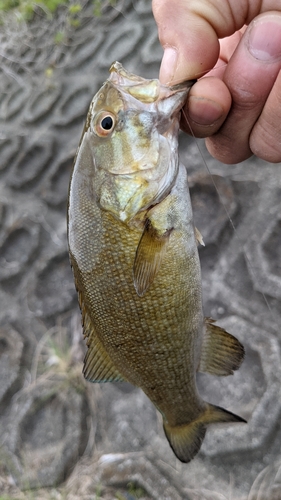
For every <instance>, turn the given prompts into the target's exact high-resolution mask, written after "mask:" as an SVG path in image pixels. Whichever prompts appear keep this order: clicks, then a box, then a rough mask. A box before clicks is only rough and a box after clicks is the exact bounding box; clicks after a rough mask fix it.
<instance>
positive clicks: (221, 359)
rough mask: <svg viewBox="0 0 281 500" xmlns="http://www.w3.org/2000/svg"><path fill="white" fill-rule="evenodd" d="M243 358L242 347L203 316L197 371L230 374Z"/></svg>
mask: <svg viewBox="0 0 281 500" xmlns="http://www.w3.org/2000/svg"><path fill="white" fill-rule="evenodd" d="M243 359H244V347H243V346H242V344H240V342H239V341H238V340H237V339H236V338H235V337H233V335H230V333H227V332H226V331H225V330H224V329H223V328H220V327H219V326H217V325H215V324H214V320H212V319H211V318H205V334H204V338H203V343H202V351H201V359H200V365H199V369H198V371H200V372H208V373H211V374H212V375H219V376H224V375H232V374H233V372H234V370H237V369H238V368H239V366H240V365H241V363H242V361H243Z"/></svg>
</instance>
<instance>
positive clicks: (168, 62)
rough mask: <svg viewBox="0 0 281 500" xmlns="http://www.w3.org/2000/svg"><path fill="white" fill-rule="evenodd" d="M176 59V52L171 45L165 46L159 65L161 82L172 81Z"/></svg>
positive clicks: (167, 82)
mask: <svg viewBox="0 0 281 500" xmlns="http://www.w3.org/2000/svg"><path fill="white" fill-rule="evenodd" d="M177 60H178V52H177V50H176V49H174V48H173V47H167V48H166V49H165V50H164V55H163V59H162V63H161V67H160V73H159V79H160V81H161V83H164V84H169V83H171V82H172V80H173V77H174V74H175V71H176V67H177Z"/></svg>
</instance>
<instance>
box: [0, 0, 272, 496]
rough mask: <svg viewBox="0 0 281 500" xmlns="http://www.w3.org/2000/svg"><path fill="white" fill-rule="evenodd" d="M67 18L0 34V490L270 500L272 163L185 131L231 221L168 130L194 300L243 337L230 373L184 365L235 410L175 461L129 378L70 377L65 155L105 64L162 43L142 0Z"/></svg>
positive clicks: (195, 161) (76, 327) (188, 148)
mask: <svg viewBox="0 0 281 500" xmlns="http://www.w3.org/2000/svg"><path fill="white" fill-rule="evenodd" d="M79 16H80V17H79V22H78V23H77V22H76V24H77V27H76V28H75V29H74V28H73V27H71V24H72V25H73V24H75V23H73V22H72V21H71V19H72V20H73V19H76V18H75V15H73V16H72V18H71V19H70V18H69V16H67V15H66V14H65V11H63V10H62V11H61V12H60V13H59V14H58V15H57V16H56V18H55V19H53V20H46V18H44V16H42V15H38V16H37V17H36V19H35V20H34V21H33V22H32V23H31V24H29V25H27V24H25V23H21V24H20V25H16V24H15V23H14V22H13V21H12V20H10V21H9V22H8V23H6V25H4V26H3V27H2V26H1V32H0V46H1V54H0V57H1V63H0V87H1V97H0V282H1V288H0V318H1V331H0V378H1V384H0V444H1V448H0V464H1V466H0V498H3V496H4V498H14V499H15V498H17V499H21V498H28V499H29V498H31V499H42V500H43V499H51V498H53V499H65V498H67V499H69V500H74V499H84V500H86V499H89V500H90V499H92V500H93V499H99V498H100V499H109V500H111V499H115V498H116V499H119V500H120V499H124V498H125V499H127V500H133V499H135V498H146V499H157V500H160V499H161V500H164V499H166V500H170V499H171V500H177V499H179V500H180V499H185V500H204V499H205V500H210V499H212V500H219V499H224V500H230V499H231V500H246V499H247V498H248V500H257V499H262V500H265V499H266V500H270V499H271V500H273V499H274V500H280V499H281V469H280V471H279V466H280V463H281V462H280V459H281V454H280V446H281V426H280V416H281V363H280V341H281V332H280V330H281V328H280V326H281V215H280V214H281V201H280V200H281V166H280V164H277V165H273V164H269V163H264V162H262V161H260V160H258V159H256V158H254V157H253V158H251V159H250V160H248V161H246V162H243V163H242V164H240V165H234V166H226V165H223V164H220V163H218V162H217V161H215V160H213V159H212V158H210V156H209V155H208V153H207V151H206V150H205V147H204V143H202V142H199V146H200V148H201V151H202V154H203V156H204V158H205V161H206V162H207V164H208V166H209V168H210V170H211V172H212V174H213V179H214V180H215V183H216V186H217V189H218V192H219V193H220V198H221V200H222V201H223V204H224V206H225V207H226V209H227V212H228V214H230V216H231V218H232V221H233V223H234V226H235V230H234V229H233V227H232V224H231V223H230V221H229V217H228V215H227V214H226V211H225V209H224V208H223V206H222V204H221V201H220V198H219V196H218V194H217V192H216V190H215V188H214V184H213V181H212V179H211V177H210V175H209V174H208V172H207V170H206V167H205V165H204V162H203V160H202V157H201V156H200V154H199V152H198V147H197V144H196V143H195V142H194V140H193V139H191V138H187V137H186V136H181V142H180V150H181V156H182V160H183V162H184V164H185V165H186V167H187V169H188V173H189V178H190V189H191V195H192V201H193V206H194V212H195V221H196V225H197V227H198V228H199V229H200V231H201V233H202V234H203V237H204V241H205V244H206V246H205V248H201V249H200V257H201V262H202V273H203V291H204V310H205V314H206V316H212V317H213V318H215V319H218V320H219V324H220V325H221V326H223V327H225V328H227V329H228V331H230V332H231V333H233V334H234V335H236V336H237V337H238V338H239V339H240V340H241V341H242V342H243V343H244V345H245V348H246V358H245V361H244V363H243V366H242V367H241V369H240V370H239V371H238V372H237V373H235V375H233V376H231V377H226V378H224V379H219V378H216V377H211V376H210V377H209V376H207V375H200V377H198V384H199V388H200V393H201V394H202V396H203V397H204V398H205V399H206V400H208V401H210V402H212V403H214V404H218V405H220V406H223V407H225V408H227V409H229V410H230V411H233V412H234V413H237V414H239V415H241V416H243V417H244V418H246V419H247V420H248V424H247V425H228V426H221V427H216V428H214V427H213V428H210V429H209V430H208V433H207V437H206V439H205V441H204V444H203V446H202V449H201V451H200V453H199V454H198V456H197V457H196V458H195V459H194V460H193V461H192V462H191V463H190V464H188V465H184V464H181V463H180V462H179V461H178V460H177V459H176V458H175V456H174V455H173V453H172V451H171V449H170V448H169V445H168V443H167V441H166V440H165V437H164V434H163V430H162V425H161V419H160V417H159V415H158V414H157V413H156V411H155V409H154V407H153V406H152V404H151V403H150V401H149V400H148V399H147V398H146V397H145V396H144V394H143V393H142V392H141V391H140V390H138V389H136V388H133V387H132V386H130V385H129V384H110V383H108V384H104V385H97V386H96V385H91V384H90V383H86V382H84V380H83V378H82V374H81V371H82V362H83V356H84V352H85V346H84V345H83V341H82V333H81V326H80V312H79V309H78V305H77V297H76V292H75V288H74V284H73V279H72V274H71V269H70V266H69V261H68V254H67V239H66V203H67V191H68V182H69V176H70V172H71V166H72V162H73V157H74V154H75V149H76V147H77V145H78V142H79V138H80V134H81V130H82V126H83V122H84V120H85V116H86V112H87V108H88V106H89V103H90V101H91V98H92V97H93V95H94V94H95V92H96V91H97V90H98V88H99V87H100V86H101V84H102V82H103V81H104V80H105V79H106V78H107V76H108V68H109V66H110V64H111V63H112V62H113V61H114V60H116V59H117V60H119V61H120V62H122V64H123V65H124V66H125V67H126V68H127V69H129V70H131V71H132V72H135V73H137V74H140V75H142V76H144V77H157V74H158V70H159V63H160V59H161V55H162V50H161V48H160V45H159V43H158V39H157V30H156V26H155V23H154V20H153V17H152V14H151V2H150V0H139V1H129V0H128V1H126V0H123V1H119V2H117V4H116V7H115V8H113V9H112V8H108V9H105V11H104V13H103V16H102V18H95V17H94V16H93V15H92V11H91V7H90V6H88V7H85V9H84V10H83V11H82V13H80V14H79ZM58 34H59V35H58ZM1 495H2V497H1Z"/></svg>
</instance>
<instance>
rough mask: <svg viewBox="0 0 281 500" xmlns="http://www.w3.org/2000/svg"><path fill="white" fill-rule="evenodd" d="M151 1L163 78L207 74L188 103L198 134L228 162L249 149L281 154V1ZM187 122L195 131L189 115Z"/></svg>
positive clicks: (274, 156) (266, 155) (270, 157)
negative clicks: (157, 34)
mask: <svg viewBox="0 0 281 500" xmlns="http://www.w3.org/2000/svg"><path fill="white" fill-rule="evenodd" d="M152 7H153V13H154V17H155V20H156V23H157V25H158V31H159V38H160V42H161V44H162V46H163V48H164V49H165V52H164V56H163V60H162V64H161V69H160V81H161V82H162V83H176V82H180V81H183V80H187V79H190V78H200V77H201V76H202V75H206V76H204V78H200V79H199V80H198V82H197V83H196V84H195V85H194V86H193V88H192V90H191V92H190V94H189V99H188V102H187V103H186V105H185V109H184V111H185V114H186V117H187V121H188V123H189V124H190V127H191V129H192V132H193V134H194V135H195V136H196V137H207V140H206V145H207V148H208V150H209V152H210V153H211V154H212V155H213V156H214V157H215V158H217V159H218V160H220V161H222V162H224V163H238V162H241V161H243V160H245V159H247V158H248V157H250V156H251V155H252V154H255V155H257V156H258V157H260V158H262V159H264V160H267V161H270V162H279V161H281V140H280V137H281V126H280V123H281V121H280V118H281V106H280V100H281V75H280V69H281V4H280V1H279V0H153V1H152ZM175 27H176V28H175ZM187 33H188V35H187ZM206 47H207V48H208V50H206ZM182 128H183V129H184V130H185V131H186V132H188V133H189V132H190V129H189V126H188V125H187V122H186V121H183V123H182Z"/></svg>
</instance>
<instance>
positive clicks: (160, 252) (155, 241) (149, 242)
mask: <svg viewBox="0 0 281 500" xmlns="http://www.w3.org/2000/svg"><path fill="white" fill-rule="evenodd" d="M170 233H171V229H170V230H168V231H166V232H165V233H164V234H162V235H160V234H159V232H158V231H157V229H155V228H154V227H153V225H152V223H151V221H150V220H149V219H148V220H147V221H146V224H145V227H144V231H143V233H142V237H141V239H140V242H139V245H138V248H137V251H136V256H135V262H134V268H133V276H134V286H135V289H136V292H137V294H138V295H139V296H140V297H142V296H143V295H144V294H145V292H146V291H147V289H148V287H149V286H150V285H151V283H152V282H153V280H154V278H155V276H156V274H157V272H158V271H159V268H160V265H161V262H162V260H163V257H164V255H165V253H166V250H167V244H168V241H169V235H170Z"/></svg>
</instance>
